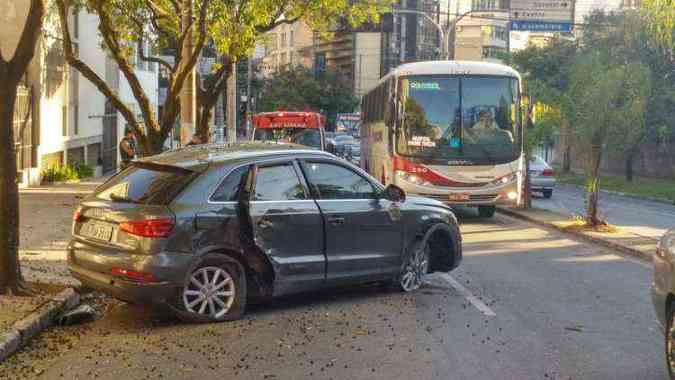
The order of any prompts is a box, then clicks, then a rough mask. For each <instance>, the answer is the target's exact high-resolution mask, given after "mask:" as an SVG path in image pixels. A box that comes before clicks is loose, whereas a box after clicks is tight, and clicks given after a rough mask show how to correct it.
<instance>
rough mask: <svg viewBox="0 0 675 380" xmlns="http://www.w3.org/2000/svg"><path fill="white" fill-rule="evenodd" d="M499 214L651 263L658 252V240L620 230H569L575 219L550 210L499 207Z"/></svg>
mask: <svg viewBox="0 0 675 380" xmlns="http://www.w3.org/2000/svg"><path fill="white" fill-rule="evenodd" d="M498 212H501V213H502V214H505V215H509V216H512V217H515V218H518V219H522V220H526V221H529V222H532V223H535V224H538V225H541V226H545V227H550V228H555V229H557V230H559V231H562V232H564V233H567V234H570V235H573V236H575V237H577V238H580V239H582V240H585V241H588V242H591V243H595V244H600V245H603V246H605V247H607V248H610V249H613V250H616V251H619V252H621V253H624V254H627V255H630V256H633V257H636V258H638V259H642V260H647V261H651V260H652V255H653V254H654V252H655V251H656V243H657V240H655V239H652V238H649V237H644V236H640V235H636V234H634V233H631V232H628V231H625V230H621V229H620V228H619V229H618V231H616V232H594V231H582V230H575V229H569V228H567V227H569V226H570V225H571V224H573V223H574V220H573V219H571V218H570V217H569V216H567V215H564V214H560V213H557V212H553V211H549V210H543V209H539V208H531V209H528V210H522V209H516V208H507V207H499V208H498Z"/></svg>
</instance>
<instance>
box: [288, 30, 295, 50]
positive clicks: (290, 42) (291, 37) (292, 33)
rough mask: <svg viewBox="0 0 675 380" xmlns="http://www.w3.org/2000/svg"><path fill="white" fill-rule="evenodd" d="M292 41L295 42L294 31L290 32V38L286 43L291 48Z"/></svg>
mask: <svg viewBox="0 0 675 380" xmlns="http://www.w3.org/2000/svg"><path fill="white" fill-rule="evenodd" d="M294 40H295V31H294V30H291V36H290V39H289V41H288V44H289V46H291V47H293V46H294V45H293V44H294V43H295V42H294Z"/></svg>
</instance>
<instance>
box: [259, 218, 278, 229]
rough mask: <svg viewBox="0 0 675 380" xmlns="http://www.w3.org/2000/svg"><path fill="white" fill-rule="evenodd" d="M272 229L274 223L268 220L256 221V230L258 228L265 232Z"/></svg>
mask: <svg viewBox="0 0 675 380" xmlns="http://www.w3.org/2000/svg"><path fill="white" fill-rule="evenodd" d="M272 227H274V223H272V222H271V221H269V220H266V219H261V220H259V221H258V228H260V229H261V230H266V229H268V228H272Z"/></svg>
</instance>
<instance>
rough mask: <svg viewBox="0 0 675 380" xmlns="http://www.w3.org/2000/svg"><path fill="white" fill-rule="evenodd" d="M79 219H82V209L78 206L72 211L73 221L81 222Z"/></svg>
mask: <svg viewBox="0 0 675 380" xmlns="http://www.w3.org/2000/svg"><path fill="white" fill-rule="evenodd" d="M81 221H82V211H80V209H79V208H78V209H77V210H75V212H74V213H73V222H75V223H77V222H81Z"/></svg>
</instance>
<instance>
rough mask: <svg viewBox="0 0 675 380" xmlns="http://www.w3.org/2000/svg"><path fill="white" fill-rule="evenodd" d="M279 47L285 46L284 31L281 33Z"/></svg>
mask: <svg viewBox="0 0 675 380" xmlns="http://www.w3.org/2000/svg"><path fill="white" fill-rule="evenodd" d="M281 47H282V48H285V47H286V32H284V33H281Z"/></svg>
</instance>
